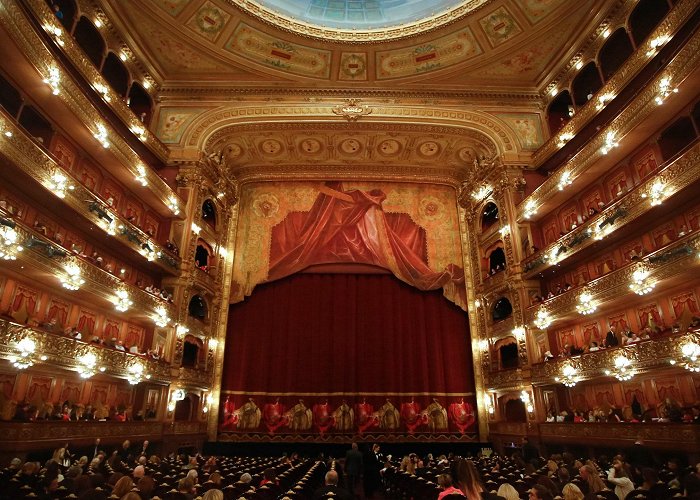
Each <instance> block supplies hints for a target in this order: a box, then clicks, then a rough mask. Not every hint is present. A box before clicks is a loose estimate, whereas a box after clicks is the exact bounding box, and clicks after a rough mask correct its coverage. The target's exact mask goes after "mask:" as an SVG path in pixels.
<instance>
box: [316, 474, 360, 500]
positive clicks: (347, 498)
mask: <svg viewBox="0 0 700 500" xmlns="http://www.w3.org/2000/svg"><path fill="white" fill-rule="evenodd" d="M329 496H330V497H332V498H337V499H339V500H351V499H352V498H353V495H351V494H350V493H348V492H347V491H346V490H344V489H343V488H340V487H339V486H338V473H337V472H336V471H334V470H330V471H328V472H326V477H325V485H324V486H322V487H320V488H319V489H317V490H316V491H315V492H314V496H313V498H314V499H319V500H320V499H325V498H328V497H329Z"/></svg>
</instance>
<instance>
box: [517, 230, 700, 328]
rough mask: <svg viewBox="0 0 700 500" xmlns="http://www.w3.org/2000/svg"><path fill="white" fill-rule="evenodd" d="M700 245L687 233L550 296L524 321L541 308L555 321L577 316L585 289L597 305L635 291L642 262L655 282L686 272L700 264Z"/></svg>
mask: <svg viewBox="0 0 700 500" xmlns="http://www.w3.org/2000/svg"><path fill="white" fill-rule="evenodd" d="M699 246H700V237H698V236H697V235H695V234H694V233H691V234H689V235H686V236H685V237H683V238H681V239H679V240H677V241H675V242H674V243H673V244H671V245H668V246H666V247H664V248H662V249H660V250H657V251H656V252H654V253H652V254H649V255H647V256H646V257H644V259H642V260H639V261H634V262H630V263H629V264H627V265H625V266H624V267H621V268H619V269H616V270H615V271H612V272H610V273H608V274H606V275H605V276H601V277H600V278H596V279H594V280H592V281H590V282H588V283H587V284H586V285H585V287H577V288H573V289H571V290H568V291H566V292H563V293H561V294H560V295H557V296H556V297H554V298H552V299H548V300H547V301H546V302H545V303H543V304H541V305H539V306H531V307H529V308H528V310H527V311H526V314H525V323H527V324H528V325H532V324H533V322H534V320H535V318H536V316H537V312H538V311H540V310H541V309H544V310H546V311H547V312H548V313H549V315H550V317H551V318H552V320H553V323H554V322H556V321H559V320H562V319H565V318H571V317H572V316H577V315H578V314H579V313H578V312H577V310H576V305H577V304H578V299H579V296H580V295H581V293H583V292H587V293H589V294H590V295H591V298H592V300H593V301H594V302H597V303H598V304H604V303H606V302H610V301H613V300H615V299H618V298H620V297H623V296H625V295H627V294H630V293H633V292H632V291H631V290H630V283H632V281H633V277H634V276H633V275H634V272H635V271H636V270H637V269H638V268H639V266H640V265H643V266H644V267H646V268H648V269H649V271H650V276H649V279H650V280H652V281H654V282H660V281H663V280H666V279H669V278H672V277H674V276H678V275H681V274H683V273H687V272H688V268H689V267H690V266H693V265H695V264H696V263H697V252H698V247H699Z"/></svg>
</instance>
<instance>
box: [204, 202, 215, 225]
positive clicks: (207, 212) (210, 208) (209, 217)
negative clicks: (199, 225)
mask: <svg viewBox="0 0 700 500" xmlns="http://www.w3.org/2000/svg"><path fill="white" fill-rule="evenodd" d="M202 220H203V221H204V222H206V223H207V224H209V225H210V226H211V227H214V228H215V227H216V205H215V204H214V202H213V201H211V200H210V199H206V200H204V203H202Z"/></svg>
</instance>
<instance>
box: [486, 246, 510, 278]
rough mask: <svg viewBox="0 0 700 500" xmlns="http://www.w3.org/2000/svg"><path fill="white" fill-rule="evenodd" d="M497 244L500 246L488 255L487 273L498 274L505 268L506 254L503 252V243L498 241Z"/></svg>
mask: <svg viewBox="0 0 700 500" xmlns="http://www.w3.org/2000/svg"><path fill="white" fill-rule="evenodd" d="M499 243H500V246H497V247H496V248H494V249H493V250H492V251H491V253H489V255H488V259H489V271H490V272H491V273H494V271H495V272H496V273H498V272H500V271H503V270H505V268H506V253H505V252H504V251H503V242H502V241H499ZM494 274H495V273H494Z"/></svg>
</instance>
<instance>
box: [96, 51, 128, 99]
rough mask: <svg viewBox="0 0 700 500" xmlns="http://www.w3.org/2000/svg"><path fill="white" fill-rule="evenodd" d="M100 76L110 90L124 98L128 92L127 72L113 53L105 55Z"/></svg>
mask: <svg viewBox="0 0 700 500" xmlns="http://www.w3.org/2000/svg"><path fill="white" fill-rule="evenodd" d="M102 76H104V77H105V80H107V83H109V86H110V87H112V90H114V91H115V92H116V93H117V94H119V95H120V96H122V97H126V93H127V91H128V90H129V71H128V70H127V69H126V66H124V64H123V63H122V62H121V60H120V59H119V58H118V57H117V56H116V55H115V54H114V52H110V53H109V54H107V59H105V63H104V65H103V66H102Z"/></svg>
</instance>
